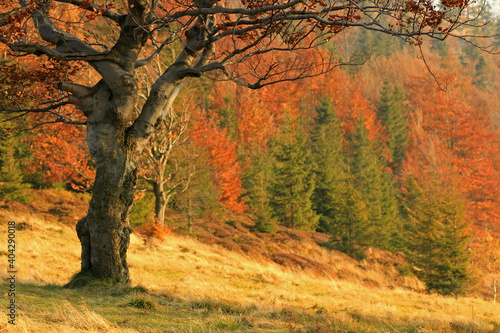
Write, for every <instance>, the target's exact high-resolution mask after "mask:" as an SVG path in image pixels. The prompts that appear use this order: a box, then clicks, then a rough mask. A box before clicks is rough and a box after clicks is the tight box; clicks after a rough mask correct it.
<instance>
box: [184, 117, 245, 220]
mask: <svg viewBox="0 0 500 333" xmlns="http://www.w3.org/2000/svg"><path fill="white" fill-rule="evenodd" d="M193 120H194V129H193V131H192V132H191V138H192V140H193V142H194V144H195V145H197V146H198V147H202V148H203V149H204V150H206V154H207V156H208V161H209V165H210V166H211V167H212V168H213V169H212V174H213V178H214V182H215V184H216V186H217V187H218V188H219V189H220V193H219V197H218V200H219V202H220V203H221V204H222V205H223V206H225V207H226V208H227V209H229V210H231V211H233V212H243V211H244V210H245V209H246V208H247V207H246V205H245V204H244V203H243V202H242V201H241V200H240V197H241V195H242V194H243V189H242V185H241V174H242V172H243V168H242V167H241V165H240V163H239V162H238V159H237V155H236V146H237V144H236V143H235V142H232V141H231V140H230V139H229V138H228V135H227V131H226V130H225V129H220V128H219V127H218V125H217V124H216V123H215V122H214V121H210V120H209V119H207V118H206V117H205V116H203V115H198V117H193Z"/></svg>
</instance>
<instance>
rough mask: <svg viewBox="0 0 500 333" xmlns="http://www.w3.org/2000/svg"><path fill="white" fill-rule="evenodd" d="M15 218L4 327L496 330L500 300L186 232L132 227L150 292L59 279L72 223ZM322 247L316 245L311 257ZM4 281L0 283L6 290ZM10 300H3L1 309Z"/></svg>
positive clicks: (138, 265) (65, 268) (68, 262)
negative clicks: (273, 257) (249, 249)
mask: <svg viewBox="0 0 500 333" xmlns="http://www.w3.org/2000/svg"><path fill="white" fill-rule="evenodd" d="M9 220H15V221H16V222H18V223H20V222H22V223H25V229H24V230H18V231H17V232H16V241H17V244H18V248H17V264H18V267H19V272H18V275H17V277H18V285H19V293H18V296H17V301H18V304H19V313H18V317H17V324H18V325H16V329H15V330H14V329H13V327H11V325H7V324H6V323H5V322H4V321H3V318H2V321H1V322H0V331H6V332H222V331H248V332H500V306H498V305H495V304H492V303H489V302H485V301H482V300H479V299H474V298H458V299H455V298H451V297H441V296H437V295H427V294H423V293H417V292H412V291H409V290H406V289H403V288H394V287H391V288H392V289H389V288H384V287H381V288H375V287H373V284H368V285H367V284H366V283H365V284H363V283H356V280H355V278H354V277H351V278H350V279H348V280H346V279H339V278H338V277H328V276H326V275H323V276H318V275H317V274H309V273H307V272H300V271H297V270H291V269H284V268H283V267H282V266H280V265H278V264H276V263H274V262H271V261H266V260H263V259H262V258H261V257H259V258H257V259H256V258H252V257H250V256H249V255H244V254H240V253H235V252H231V251H229V250H227V249H225V248H223V247H221V246H218V245H207V244H202V243H200V242H198V241H196V240H193V239H192V238H188V237H180V236H171V237H168V238H167V239H166V240H164V241H163V242H156V243H153V244H152V243H151V242H150V243H148V244H146V245H145V244H144V241H143V239H140V238H138V237H137V236H135V235H133V236H132V241H131V246H130V250H129V264H130V272H131V278H132V281H133V285H134V286H144V287H147V289H148V291H147V292H143V291H142V290H141V288H136V289H131V290H120V289H118V288H117V287H113V288H108V287H107V286H93V287H89V288H90V289H89V288H86V289H84V290H67V289H62V288H60V286H62V285H63V284H65V283H67V282H68V281H69V280H70V278H71V276H72V275H73V274H74V273H76V272H77V270H78V267H79V252H80V246H79V242H78V239H77V237H76V234H75V232H74V230H73V228H72V227H71V226H69V225H67V224H65V223H62V222H56V221H51V220H50V219H49V220H46V219H45V218H40V217H39V216H38V215H34V214H32V213H29V212H28V213H24V214H23V213H10V212H8V211H3V212H0V230H7V226H6V224H7V221H9ZM2 234H3V232H2ZM3 249H6V244H5V237H2V238H1V240H0V254H1V255H0V278H1V279H2V280H3V281H4V279H5V278H6V273H5V272H6V265H7V257H6V256H5V254H6V252H5V251H2V250H3ZM325 251H326V250H325ZM323 255H326V254H322V253H315V254H314V253H313V257H314V259H315V260H321V256H323ZM325 258H326V257H325ZM342 258H343V257H342V256H340V255H339V257H338V262H336V263H335V265H337V266H338V267H336V271H337V272H338V271H341V270H342V265H344V268H345V270H346V271H349V272H351V273H349V274H354V273H353V272H358V273H356V274H359V276H358V278H359V279H360V280H363V279H371V280H373V281H377V279H382V276H383V274H382V273H381V272H380V271H383V270H385V269H388V268H387V266H383V265H381V264H378V265H376V264H371V266H370V267H369V268H367V267H356V264H355V262H353V261H351V260H350V259H345V260H344V259H342ZM342 260H344V261H342ZM332 264H333V263H327V265H332ZM351 265H352V267H350V266H351ZM358 266H359V265H358ZM379 283H380V285H387V281H380V282H379ZM5 286H6V284H5V283H4V284H2V285H0V288H2V290H1V293H2V294H4V290H5ZM6 301H7V297H2V299H1V300H0V306H1V308H2V309H5V306H6V304H7V303H6Z"/></svg>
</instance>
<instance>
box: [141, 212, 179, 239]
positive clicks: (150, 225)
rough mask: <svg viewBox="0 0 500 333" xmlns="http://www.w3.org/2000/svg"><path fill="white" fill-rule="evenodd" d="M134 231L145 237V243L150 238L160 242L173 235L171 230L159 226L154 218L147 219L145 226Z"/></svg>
mask: <svg viewBox="0 0 500 333" xmlns="http://www.w3.org/2000/svg"><path fill="white" fill-rule="evenodd" d="M135 231H137V232H138V233H139V234H141V235H143V236H145V237H146V239H145V242H147V241H148V240H149V239H152V238H156V239H159V240H161V241H162V240H164V239H165V238H166V237H168V236H172V235H173V232H172V230H170V229H169V228H168V227H166V226H164V225H161V224H160V223H159V222H158V220H157V219H156V218H154V217H153V218H151V219H149V221H148V222H147V223H146V225H144V226H142V227H140V228H136V229H135Z"/></svg>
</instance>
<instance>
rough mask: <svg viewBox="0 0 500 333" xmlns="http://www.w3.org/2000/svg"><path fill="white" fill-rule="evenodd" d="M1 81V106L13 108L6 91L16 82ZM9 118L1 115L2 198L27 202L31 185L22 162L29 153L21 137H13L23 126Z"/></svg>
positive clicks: (6, 79)
mask: <svg viewBox="0 0 500 333" xmlns="http://www.w3.org/2000/svg"><path fill="white" fill-rule="evenodd" d="M0 81H1V82H2V83H1V84H0V105H2V106H6V107H11V106H12V105H11V103H12V102H11V101H10V99H8V98H6V97H7V96H6V94H7V92H6V91H7V89H8V88H9V85H13V84H15V82H12V81H11V80H10V79H9V78H7V77H4V76H3V75H1V74H0ZM4 92H5V94H4ZM9 118H10V117H9V115H8V114H0V198H7V199H9V200H17V201H21V202H25V201H27V200H28V197H27V194H26V191H25V190H26V188H28V187H29V185H28V184H26V183H25V182H24V178H23V173H22V171H21V161H22V160H23V159H27V157H28V151H27V148H26V145H25V144H23V143H22V141H21V139H20V137H19V136H15V135H13V134H16V130H19V129H18V128H20V127H22V125H23V124H22V123H20V121H19V120H18V121H17V122H14V121H13V120H9ZM12 118H18V117H12ZM15 128H17V129H15Z"/></svg>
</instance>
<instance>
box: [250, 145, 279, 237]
mask: <svg viewBox="0 0 500 333" xmlns="http://www.w3.org/2000/svg"><path fill="white" fill-rule="evenodd" d="M272 163H273V160H272V156H271V154H270V152H269V151H268V150H265V151H262V152H260V153H259V154H258V155H257V156H254V158H253V161H252V162H251V163H250V164H249V165H248V167H247V168H246V170H245V177H244V179H243V185H244V188H245V189H246V193H245V195H246V198H247V204H248V205H249V208H250V212H251V213H252V216H253V218H254V220H255V228H256V229H257V230H258V231H260V232H275V231H276V230H277V227H278V224H277V220H276V218H275V217H274V216H273V212H272V209H271V206H270V193H269V187H270V186H269V185H270V179H271V177H272Z"/></svg>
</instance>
